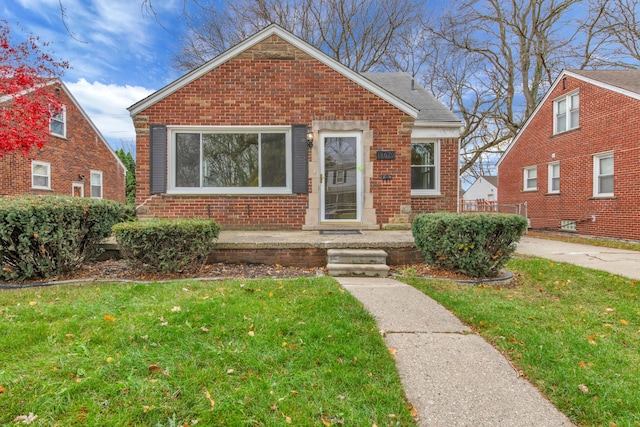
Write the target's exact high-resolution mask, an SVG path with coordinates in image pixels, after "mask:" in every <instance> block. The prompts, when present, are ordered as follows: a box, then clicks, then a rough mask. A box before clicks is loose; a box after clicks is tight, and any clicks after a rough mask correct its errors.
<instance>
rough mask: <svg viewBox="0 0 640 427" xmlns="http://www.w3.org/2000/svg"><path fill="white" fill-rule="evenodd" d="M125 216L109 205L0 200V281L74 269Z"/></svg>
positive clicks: (82, 200)
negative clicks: (0, 264) (0, 266)
mask: <svg viewBox="0 0 640 427" xmlns="http://www.w3.org/2000/svg"><path fill="white" fill-rule="evenodd" d="M129 213H130V212H129V211H128V210H127V209H126V208H125V206H124V205H121V204H120V203H117V202H113V201H110V200H100V199H89V198H74V197H67V196H14V197H1V198H0V252H1V254H0V255H1V257H0V259H1V261H2V269H1V270H0V278H2V279H4V280H26V279H32V278H48V277H52V276H57V275H60V274H64V273H67V272H69V271H72V270H74V269H76V268H78V267H79V266H80V265H81V264H82V263H83V262H84V261H86V260H90V259H93V258H94V257H96V256H97V255H98V254H99V253H100V251H101V249H100V246H99V244H100V242H101V241H102V240H103V239H104V238H106V237H108V236H109V235H110V234H111V227H112V226H113V225H114V224H116V223H117V222H120V221H122V220H123V219H125V217H126V216H127V215H128V214H129Z"/></svg>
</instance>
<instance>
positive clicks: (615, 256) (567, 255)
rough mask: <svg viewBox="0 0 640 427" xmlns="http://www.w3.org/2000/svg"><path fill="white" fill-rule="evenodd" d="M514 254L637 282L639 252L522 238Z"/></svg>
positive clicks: (638, 275)
mask: <svg viewBox="0 0 640 427" xmlns="http://www.w3.org/2000/svg"><path fill="white" fill-rule="evenodd" d="M516 253H519V254H522V255H533V256H537V257H541V258H547V259H551V260H553V261H558V262H568V263H571V264H575V265H579V266H581V267H587V268H593V269H596V270H603V271H606V272H609V273H612V274H618V275H620V276H625V277H629V278H631V279H639V280H640V252H638V251H626V250H624V249H612V248H605V247H600V246H591V245H581V244H578V243H566V242H561V241H558V240H548V239H538V238H535V237H528V236H522V238H521V239H520V242H519V243H518V249H517V250H516Z"/></svg>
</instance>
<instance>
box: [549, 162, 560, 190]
mask: <svg viewBox="0 0 640 427" xmlns="http://www.w3.org/2000/svg"><path fill="white" fill-rule="evenodd" d="M554 170H557V172H558V175H554ZM554 180H557V183H558V188H557V189H555V190H554V188H553V181H554ZM559 192H560V162H553V163H549V165H548V167H547V193H550V194H557V193H559Z"/></svg>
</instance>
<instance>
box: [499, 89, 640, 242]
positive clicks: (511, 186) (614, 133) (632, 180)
mask: <svg viewBox="0 0 640 427" xmlns="http://www.w3.org/2000/svg"><path fill="white" fill-rule="evenodd" d="M575 89H579V91H580V113H579V114H580V126H579V128H578V129H574V130H571V131H569V132H565V133H563V134H559V135H553V100H554V99H556V98H558V97H560V96H562V95H563V94H567V93H569V92H571V91H573V90H575ZM605 151H613V152H614V197H612V198H605V199H602V198H594V197H593V155H594V154H597V153H601V152H605ZM554 154H555V157H553V155H554ZM639 160H640V100H637V99H633V98H631V97H628V96H624V95H621V94H618V93H615V92H613V91H609V90H606V89H603V88H601V87H599V86H595V85H591V84H589V83H585V82H583V81H581V80H578V79H573V78H571V77H567V79H566V89H563V85H562V82H561V83H560V84H558V85H557V86H556V87H555V88H554V90H553V92H552V93H551V94H550V96H549V98H548V101H547V102H546V103H545V104H544V105H542V106H541V108H540V109H539V110H538V112H537V114H536V116H535V117H533V119H532V120H531V121H530V123H529V124H528V126H527V128H526V129H525V130H524V132H523V133H522V134H521V135H520V137H519V139H518V142H517V144H516V145H515V146H513V147H512V148H511V150H510V151H509V153H508V154H507V155H506V156H505V158H504V159H503V160H502V162H501V164H500V166H499V170H498V176H499V185H498V200H500V203H501V204H503V203H505V204H512V203H513V204H516V203H524V202H527V203H528V212H529V217H530V219H531V226H532V228H537V229H550V230H559V229H560V220H574V221H578V222H577V232H578V233H580V234H585V235H593V236H602V237H613V238H622V239H632V240H640V222H639V221H638V219H640V217H639V216H638V208H639V207H640V199H639V198H638V195H639V193H638V189H640V171H639V169H638V165H639V164H640V162H639ZM554 161H559V162H560V194H547V187H548V184H547V178H548V169H547V165H548V163H550V162H554ZM533 165H537V171H538V189H537V191H532V192H524V191H522V189H523V173H524V172H523V168H524V167H528V166H533ZM592 215H595V217H596V221H595V222H592V221H591V220H590V218H591V216H592Z"/></svg>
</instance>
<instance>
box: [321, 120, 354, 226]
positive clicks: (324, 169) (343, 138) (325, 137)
mask: <svg viewBox="0 0 640 427" xmlns="http://www.w3.org/2000/svg"><path fill="white" fill-rule="evenodd" d="M320 141H321V145H320V149H321V153H320V158H321V160H322V165H321V168H320V173H321V175H320V182H321V186H322V192H321V198H322V201H321V220H322V221H323V222H327V221H331V222H341V221H342V222H354V221H360V215H361V210H362V209H361V208H362V202H361V200H362V173H361V172H362V166H361V164H362V160H361V157H362V154H361V151H362V149H361V135H360V133H356V132H326V133H325V132H323V133H321V134H320Z"/></svg>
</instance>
